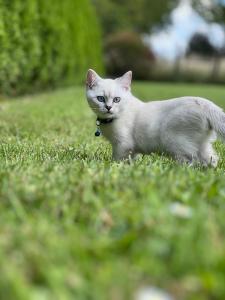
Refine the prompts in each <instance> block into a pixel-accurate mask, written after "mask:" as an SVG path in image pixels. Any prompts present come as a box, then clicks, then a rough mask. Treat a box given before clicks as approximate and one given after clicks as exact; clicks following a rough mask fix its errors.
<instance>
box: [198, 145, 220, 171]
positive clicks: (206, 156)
mask: <svg viewBox="0 0 225 300" xmlns="http://www.w3.org/2000/svg"><path fill="white" fill-rule="evenodd" d="M199 159H200V161H201V163H202V164H203V165H204V166H206V167H207V166H211V167H213V168H216V167H217V164H218V160H219V157H218V155H217V154H216V152H215V150H214V149H213V146H212V144H211V142H209V143H204V144H203V145H202V146H201V148H200V150H199Z"/></svg>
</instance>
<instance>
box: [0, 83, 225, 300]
mask: <svg viewBox="0 0 225 300" xmlns="http://www.w3.org/2000/svg"><path fill="white" fill-rule="evenodd" d="M133 90H134V94H135V95H136V96H138V97H140V98H141V99H144V100H147V99H165V98H168V97H177V96H183V95H199V96H204V97H207V98H210V99H212V100H214V101H215V102H216V103H218V104H220V105H221V106H222V107H225V102H224V94H225V88H224V87H222V86H213V85H205V86H201V85H183V84H180V85H176V84H153V83H138V84H135V85H134V88H133ZM19 100H20V101H17V100H16V101H13V99H10V100H9V101H4V102H2V103H1V111H0V140H1V142H0V164H1V169H0V211H1V218H0V269H1V276H0V299H7V300H15V299H19V300H20V299H21V300H50V299H54V300H58V299H59V300H61V299H62V300H64V299H76V300H90V299H91V300H101V299H104V300H105V299H109V300H128V299H133V295H134V292H135V291H136V290H137V289H138V288H139V287H140V286H143V285H155V286H158V287H161V288H163V289H166V290H168V291H169V292H170V293H171V294H172V295H174V296H175V297H176V299H182V300H206V299H214V300H222V299H224V298H225V286H224V282H225V236H224V231H225V221H224V199H225V174H224V168H225V154H224V153H225V146H224V145H223V144H222V143H217V144H216V148H217V151H218V152H219V154H220V156H221V161H220V164H219V166H218V168H217V169H216V170H214V169H201V168H190V167H188V166H182V165H179V164H177V163H176V162H174V161H172V160H170V159H168V158H166V157H163V156H158V155H156V154H155V155H151V156H143V157H141V158H140V159H139V160H137V161H135V162H133V163H131V164H125V163H113V162H111V149H110V146H109V144H108V143H107V142H106V141H104V140H103V139H102V138H95V137H94V132H95V117H94V116H93V114H92V112H91V111H90V109H89V108H88V105H87V103H86V100H85V97H84V92H83V87H76V88H68V89H63V90H59V91H55V92H53V93H46V94H42V95H37V96H33V97H30V96H27V97H23V98H20V99H19ZM174 202H179V203H181V204H184V205H186V206H188V207H190V208H191V209H192V216H191V217H190V218H189V219H183V218H181V217H179V216H175V215H173V214H171V210H170V205H171V204H172V203H174Z"/></svg>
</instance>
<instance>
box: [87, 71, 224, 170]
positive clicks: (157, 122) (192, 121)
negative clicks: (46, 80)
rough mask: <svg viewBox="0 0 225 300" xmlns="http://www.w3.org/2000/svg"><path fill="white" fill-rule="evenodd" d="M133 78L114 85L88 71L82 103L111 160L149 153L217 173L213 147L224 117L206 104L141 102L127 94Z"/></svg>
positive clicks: (129, 76)
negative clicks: (94, 120)
mask: <svg viewBox="0 0 225 300" xmlns="http://www.w3.org/2000/svg"><path fill="white" fill-rule="evenodd" d="M131 81H132V72H131V71H129V72H127V73H125V74H124V75H123V76H122V77H120V78H117V79H115V80H112V79H102V78H101V77H100V76H99V75H98V74H97V73H96V72H95V71H94V70H91V69H89V70H88V73H87V79H86V96H87V101H88V104H89V106H90V107H91V109H92V110H93V112H94V113H95V114H96V115H97V122H98V124H99V126H100V130H101V133H102V134H103V136H104V137H105V138H106V139H108V140H109V142H110V143H111V145H112V153H113V155H112V157H113V160H116V161H120V160H126V159H129V158H135V156H136V155H137V154H151V153H153V152H157V153H161V154H167V155H170V156H171V157H173V158H174V159H176V160H177V161H179V162H182V163H189V164H195V163H197V164H201V165H204V166H212V167H216V166H217V163H218V156H217V154H216V152H215V151H214V149H213V146H212V143H213V142H214V141H215V140H216V139H217V134H218V135H219V136H220V137H222V139H225V114H224V112H223V110H222V109H221V108H220V107H218V106H217V105H215V104H214V103H212V102H211V101H209V100H207V99H204V98H199V97H181V98H175V99H169V100H163V101H152V102H142V101H141V100H139V99H137V98H136V97H135V96H133V95H132V93H131Z"/></svg>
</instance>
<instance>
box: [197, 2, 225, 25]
mask: <svg viewBox="0 0 225 300" xmlns="http://www.w3.org/2000/svg"><path fill="white" fill-rule="evenodd" d="M192 4H193V6H194V8H195V9H196V10H197V11H198V12H199V13H200V14H201V15H202V16H203V17H204V18H205V19H206V20H208V21H213V22H217V23H223V24H224V23H225V4H224V2H222V1H221V0H208V1H203V0H192Z"/></svg>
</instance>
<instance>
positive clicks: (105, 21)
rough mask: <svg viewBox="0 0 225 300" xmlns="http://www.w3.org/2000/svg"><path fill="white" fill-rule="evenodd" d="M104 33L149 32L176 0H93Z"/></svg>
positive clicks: (173, 5)
mask: <svg viewBox="0 0 225 300" xmlns="http://www.w3.org/2000/svg"><path fill="white" fill-rule="evenodd" d="M93 1H94V4H95V5H96V9H97V13H98V15H99V17H100V21H101V23H102V27H103V32H104V33H105V34H109V33H113V32H116V31H123V30H131V31H136V32H149V31H150V29H151V28H152V27H153V26H154V25H156V24H159V23H162V22H163V21H165V20H166V16H168V14H169V12H170V11H171V10H172V9H173V8H174V7H175V5H176V4H177V3H178V0H167V1H165V0H157V1H151V3H150V1H149V0H93Z"/></svg>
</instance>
